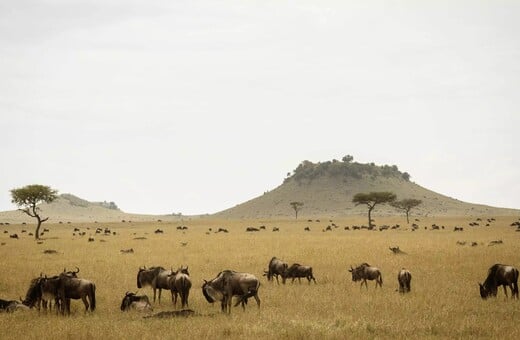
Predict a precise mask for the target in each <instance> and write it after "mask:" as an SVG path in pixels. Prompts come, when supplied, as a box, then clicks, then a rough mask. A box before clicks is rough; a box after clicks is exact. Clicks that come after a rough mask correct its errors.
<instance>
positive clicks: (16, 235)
mask: <svg viewBox="0 0 520 340" xmlns="http://www.w3.org/2000/svg"><path fill="white" fill-rule="evenodd" d="M9 237H10V238H16V239H17V238H18V234H12V235H9Z"/></svg>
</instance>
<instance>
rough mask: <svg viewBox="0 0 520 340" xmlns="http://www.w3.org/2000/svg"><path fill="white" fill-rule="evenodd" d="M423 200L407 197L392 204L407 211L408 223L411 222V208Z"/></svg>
mask: <svg viewBox="0 0 520 340" xmlns="http://www.w3.org/2000/svg"><path fill="white" fill-rule="evenodd" d="M421 203H422V201H421V200H418V199H415V198H405V199H402V200H400V201H395V202H392V203H391V205H392V206H393V207H394V208H397V209H399V210H403V211H404V212H405V213H406V223H408V224H410V219H409V215H410V210H412V209H413V208H415V207H416V206H418V205H419V204H421Z"/></svg>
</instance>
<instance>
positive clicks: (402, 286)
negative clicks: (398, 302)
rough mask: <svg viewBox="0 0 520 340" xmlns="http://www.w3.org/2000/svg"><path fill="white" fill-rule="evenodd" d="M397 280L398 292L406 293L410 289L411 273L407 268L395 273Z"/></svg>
mask: <svg viewBox="0 0 520 340" xmlns="http://www.w3.org/2000/svg"><path fill="white" fill-rule="evenodd" d="M397 282H399V293H408V292H410V290H411V288H412V287H411V282H412V274H410V271H409V270H407V269H404V268H403V269H401V270H400V271H399V273H397Z"/></svg>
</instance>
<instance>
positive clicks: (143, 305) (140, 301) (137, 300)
mask: <svg viewBox="0 0 520 340" xmlns="http://www.w3.org/2000/svg"><path fill="white" fill-rule="evenodd" d="M121 310H122V311H129V310H136V311H139V312H151V311H153V308H152V305H151V304H150V300H148V296H146V295H136V293H131V292H126V294H125V297H124V298H123V301H122V302H121Z"/></svg>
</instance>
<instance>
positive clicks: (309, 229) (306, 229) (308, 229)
mask: <svg viewBox="0 0 520 340" xmlns="http://www.w3.org/2000/svg"><path fill="white" fill-rule="evenodd" d="M303 230H305V231H311V228H309V227H305V228H303Z"/></svg>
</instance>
